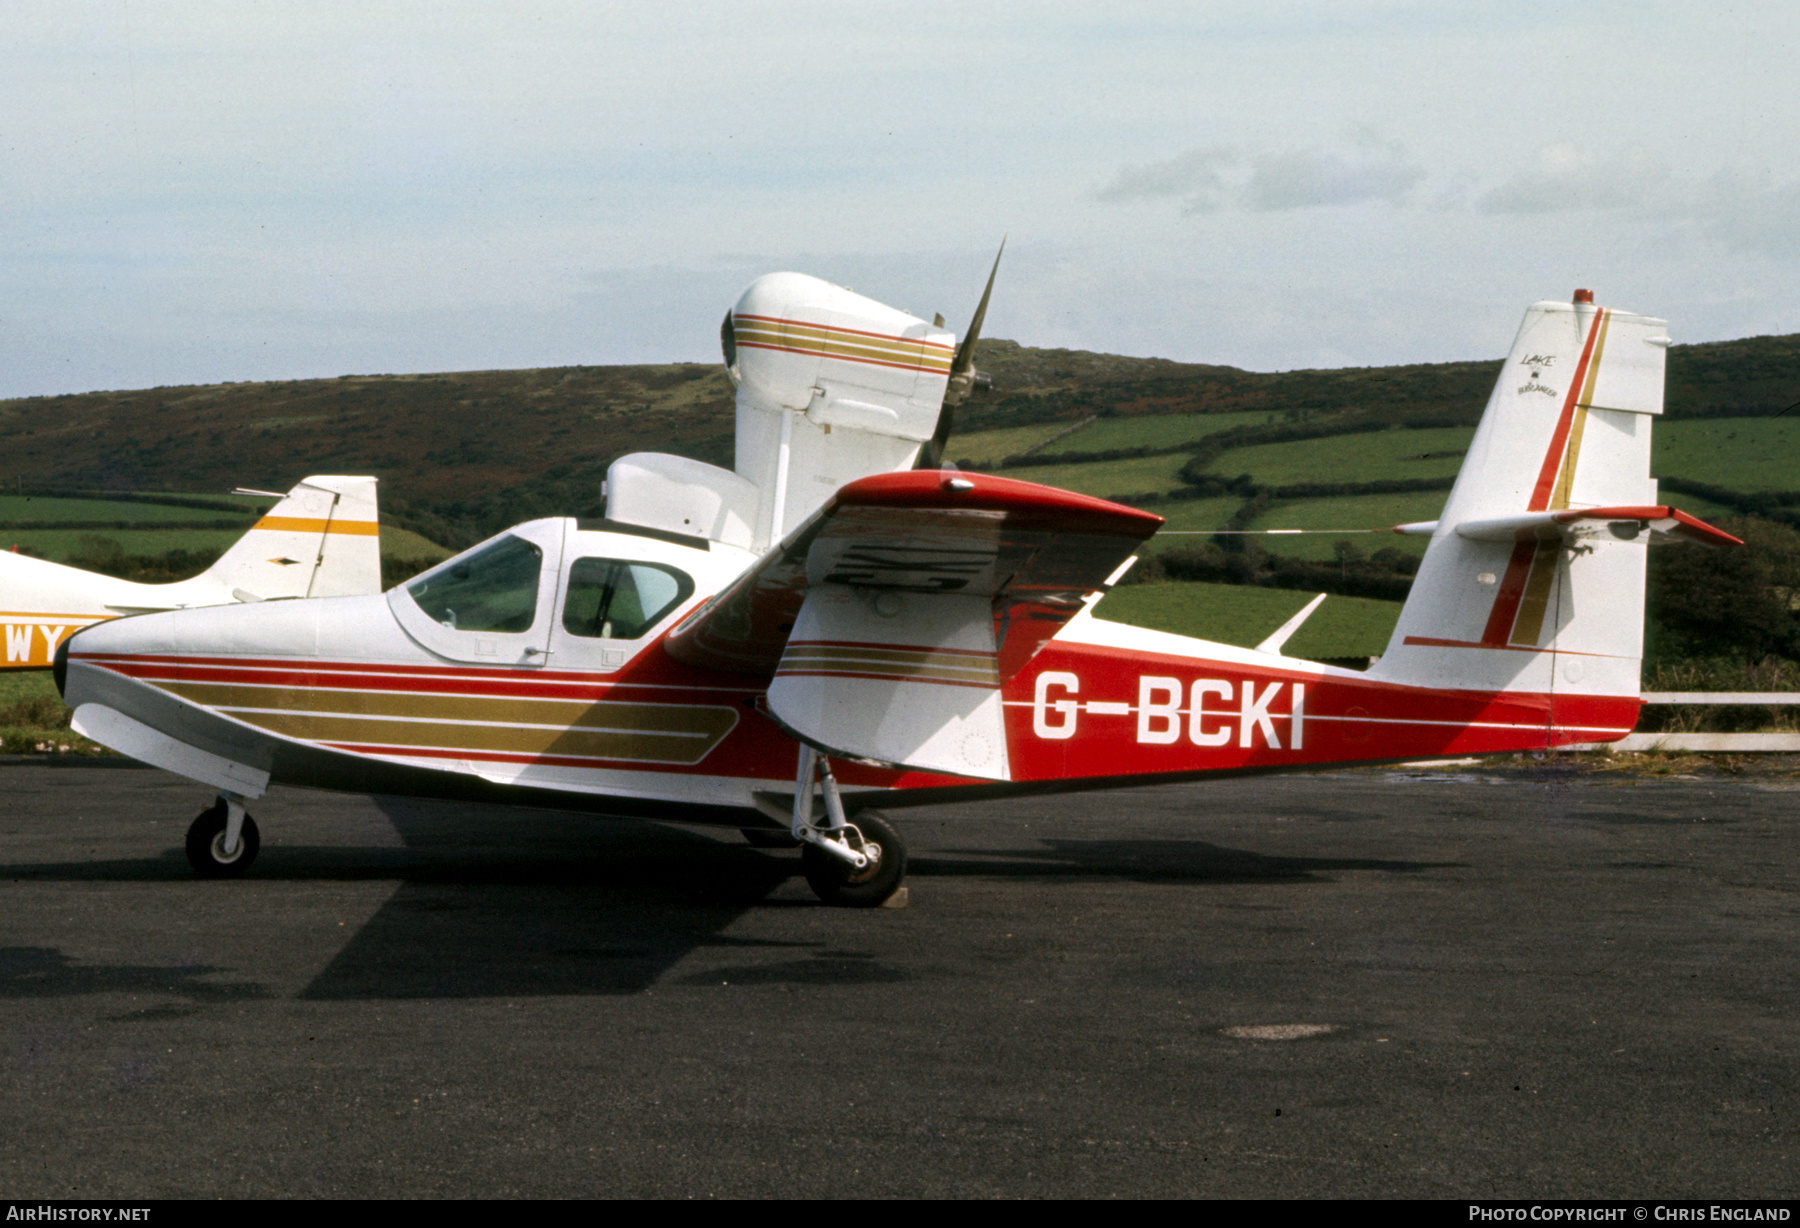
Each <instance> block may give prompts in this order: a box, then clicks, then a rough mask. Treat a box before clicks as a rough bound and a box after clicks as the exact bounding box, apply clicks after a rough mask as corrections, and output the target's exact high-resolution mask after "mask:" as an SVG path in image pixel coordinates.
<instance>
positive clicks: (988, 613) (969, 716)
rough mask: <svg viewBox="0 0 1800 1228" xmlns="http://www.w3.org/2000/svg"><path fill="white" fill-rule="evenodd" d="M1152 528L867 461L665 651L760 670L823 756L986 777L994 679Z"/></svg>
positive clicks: (1067, 497) (1070, 504) (795, 728)
mask: <svg viewBox="0 0 1800 1228" xmlns="http://www.w3.org/2000/svg"><path fill="white" fill-rule="evenodd" d="M1161 524H1162V518H1161V517H1160V516H1154V515H1151V514H1150V513H1148V512H1141V511H1138V510H1136V509H1135V508H1129V507H1122V506H1120V505H1119V504H1116V503H1108V502H1106V501H1105V500H1103V499H1095V498H1091V497H1090V496H1087V495H1078V494H1072V493H1070V492H1069V491H1063V490H1055V489H1052V488H1051V487H1048V486H1037V485H1034V484H1032V483H1030V482H1018V481H1014V480H1012V479H1009V478H998V477H991V476H989V475H986V474H975V473H958V472H940V471H933V470H918V471H914V472H910V473H886V474H879V475H877V476H875V477H869V478H864V479H862V480H860V481H856V482H852V483H850V484H849V485H847V486H845V487H843V488H842V489H841V490H839V491H838V493H837V495H836V496H835V497H833V499H832V500H831V501H830V502H829V503H827V504H826V505H825V506H824V507H823V508H821V509H820V510H819V512H818V513H817V514H816V515H815V516H814V517H813V518H812V519H811V520H809V521H808V522H807V523H806V524H804V525H803V526H801V528H800V529H799V530H798V531H796V532H795V534H794V535H793V536H792V537H791V538H790V539H789V540H788V541H787V542H785V543H783V544H782V546H781V547H780V548H778V549H776V550H773V551H771V552H770V553H769V555H768V556H767V557H766V558H765V559H764V560H763V561H762V563H760V564H759V565H758V566H757V567H755V568H754V569H752V570H751V571H750V572H748V573H747V574H746V575H745V576H744V577H743V578H742V579H740V580H739V581H738V582H737V583H736V584H734V585H732V586H731V587H730V588H728V589H726V590H725V591H724V592H722V593H720V594H719V595H718V596H717V597H716V598H714V599H713V600H712V601H711V602H709V603H707V604H706V605H705V606H703V607H701V609H700V610H699V611H697V612H696V613H695V614H694V615H693V616H692V617H690V618H689V619H688V620H687V621H686V622H685V623H684V624H683V625H682V626H680V627H679V628H677V629H676V631H675V632H674V634H672V635H671V636H670V637H669V639H668V640H667V641H665V647H666V649H667V650H668V652H669V653H670V654H671V655H673V656H674V657H676V658H677V659H678V660H681V661H685V662H687V663H689V664H693V665H700V666H705V667H709V668H714V669H727V670H733V671H738V672H743V673H756V674H764V675H767V674H773V675H774V681H773V682H772V683H771V685H770V688H769V707H770V711H771V712H772V714H773V715H774V716H775V717H776V719H777V720H779V721H781V722H782V723H783V724H784V725H786V726H787V727H788V728H789V729H790V730H791V731H792V732H794V733H795V734H796V735H797V736H799V737H802V738H804V739H805V740H806V741H808V742H811V743H813V744H815V745H817V746H820V747H822V748H824V749H826V750H828V751H832V752H833V753H836V754H841V755H845V756H849V757H852V758H859V759H866V760H871V761H875V762H881V763H892V764H903V765H906V766H911V767H916V768H921V769H930V770H936V771H948V772H954V773H958V774H963V775H979V776H990V777H994V778H1001V779H1003V778H1004V777H1005V740H1004V738H1003V737H1001V736H1000V724H999V712H1000V698H999V695H1000V692H999V688H1000V684H1001V683H1002V682H1004V681H1005V680H1006V679H1007V678H1010V677H1011V676H1012V675H1013V674H1015V673H1017V672H1018V671H1019V670H1020V669H1022V668H1023V667H1024V665H1025V663H1026V662H1027V661H1029V660H1030V659H1031V657H1032V656H1033V655H1034V654H1035V653H1036V652H1037V650H1038V649H1039V648H1040V647H1042V645H1043V644H1044V642H1045V641H1046V640H1048V639H1049V638H1050V637H1051V636H1053V635H1055V634H1056V632H1057V631H1058V630H1059V629H1060V628H1061V627H1062V626H1063V624H1065V623H1066V622H1068V620H1069V619H1070V618H1072V617H1074V616H1075V615H1076V614H1078V613H1080V611H1081V609H1082V608H1083V606H1084V605H1085V604H1086V603H1087V601H1088V599H1089V598H1091V597H1093V596H1094V595H1095V594H1097V593H1101V592H1104V591H1105V590H1106V587H1107V584H1108V582H1109V581H1110V580H1111V579H1112V578H1113V577H1114V575H1115V573H1116V572H1118V570H1119V568H1120V565H1121V564H1122V563H1124V562H1125V561H1126V560H1127V559H1128V558H1130V557H1131V555H1132V554H1133V552H1134V551H1136V549H1137V547H1138V545H1139V544H1140V543H1141V542H1142V541H1143V540H1144V539H1145V538H1147V537H1149V536H1150V535H1151V534H1152V533H1154V532H1156V530H1157V528H1158V527H1159V526H1160V525H1161ZM939 742H941V743H943V745H942V746H939V747H937V748H936V749H932V745H933V744H934V743H939ZM952 743H954V744H955V745H954V746H952V745H951V744H952ZM952 752H954V753H952ZM965 752H966V753H965Z"/></svg>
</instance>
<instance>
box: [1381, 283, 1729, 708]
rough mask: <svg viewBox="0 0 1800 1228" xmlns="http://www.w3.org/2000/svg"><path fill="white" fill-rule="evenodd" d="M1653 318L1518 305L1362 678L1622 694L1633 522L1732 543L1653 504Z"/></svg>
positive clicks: (1637, 628)
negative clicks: (1462, 450) (1471, 426)
mask: <svg viewBox="0 0 1800 1228" xmlns="http://www.w3.org/2000/svg"><path fill="white" fill-rule="evenodd" d="M1668 345H1669V338H1668V334H1667V331H1666V323H1665V321H1662V320H1657V319H1652V318H1650V317H1648V316H1638V315H1631V314H1628V313H1626V312H1623V311H1613V310H1609V309H1606V308H1602V307H1596V306H1595V305H1594V304H1593V298H1592V296H1591V295H1589V294H1588V293H1587V292H1586V291H1576V294H1575V301H1574V302H1572V303H1553V302H1545V303H1537V304H1535V305H1533V306H1532V307H1531V308H1529V309H1528V310H1527V311H1526V313H1525V322H1524V324H1523V325H1521V326H1520V328H1519V334H1518V337H1517V338H1516V339H1515V340H1514V342H1513V346H1512V352H1511V354H1509V355H1508V356H1507V359H1506V365H1505V366H1504V367H1503V368H1502V369H1501V372H1500V378H1499V381H1498V382H1497V383H1496V384H1495V387H1494V392H1493V395H1492V396H1491V397H1490V398H1489V399H1488V404H1487V410H1486V412H1485V413H1484V414H1483V415H1482V419H1481V425H1480V427H1479V428H1477V430H1476V432H1475V439H1474V442H1473V443H1472V444H1471V446H1470V448H1469V452H1468V456H1467V458H1466V459H1465V460H1464V461H1463V466H1462V471H1461V472H1460V473H1459V474H1458V475H1457V478H1456V485H1455V487H1454V488H1453V489H1452V490H1451V492H1450V498H1449V500H1448V502H1446V503H1445V505H1444V511H1443V514H1442V516H1441V518H1440V519H1439V520H1438V521H1437V522H1436V523H1435V524H1432V525H1408V526H1402V531H1411V532H1430V534H1431V545H1430V546H1429V548H1428V549H1427V550H1426V552H1425V559H1424V561H1423V563H1422V564H1421V565H1420V567H1419V573H1418V577H1417V578H1416V579H1415V580H1414V581H1413V587H1412V592H1411V594H1410V595H1409V596H1408V598H1407V601H1406V605H1405V607H1404V608H1403V609H1402V611H1401V614H1400V622H1399V625H1398V626H1397V627H1396V628H1395V629H1394V635H1393V639H1392V640H1391V641H1390V642H1389V644H1388V650H1387V652H1386V653H1385V654H1384V655H1383V656H1382V658H1381V660H1380V661H1379V662H1377V663H1376V665H1375V666H1374V668H1373V669H1372V670H1371V671H1370V676H1371V677H1377V678H1382V679H1386V680H1390V681H1394V682H1405V683H1416V684H1420V685H1426V686H1434V687H1456V688H1469V689H1475V690H1484V691H1530V692H1536V693H1540V694H1545V695H1551V694H1564V693H1567V694H1575V695H1611V696H1626V695H1629V696H1636V695H1637V693H1638V685H1639V682H1638V673H1639V665H1640V660H1641V658H1642V656H1643V628H1644V574H1645V555H1644V547H1645V545H1646V543H1647V541H1648V539H1649V536H1650V533H1649V532H1647V531H1646V530H1655V531H1665V532H1666V531H1675V532H1678V533H1683V534H1685V535H1688V536H1693V537H1699V538H1701V539H1704V540H1713V541H1719V542H1729V541H1735V540H1736V539H1735V538H1730V537H1729V536H1728V535H1726V534H1723V533H1719V532H1718V531H1717V530H1714V529H1710V528H1708V526H1705V525H1701V524H1700V523H1699V522H1698V521H1695V520H1693V519H1692V518H1691V517H1687V516H1685V515H1684V514H1682V513H1678V512H1674V511H1673V510H1672V509H1670V508H1666V507H1660V506H1657V505H1656V504H1657V497H1656V482H1655V481H1654V480H1653V479H1652V478H1651V477H1650V424H1651V422H1652V421H1653V420H1654V418H1655V416H1656V415H1658V414H1660V413H1662V407H1663V359H1664V356H1665V354H1666V352H1667V347H1668Z"/></svg>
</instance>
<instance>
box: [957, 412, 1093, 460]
mask: <svg viewBox="0 0 1800 1228" xmlns="http://www.w3.org/2000/svg"><path fill="white" fill-rule="evenodd" d="M1070 425H1071V424H1070V423H1067V422H1039V423H1036V424H1034V425H1032V426H1009V427H1005V428H1003V429H1001V430H997V431H976V432H974V433H973V434H970V435H952V436H951V437H950V443H949V445H948V446H947V447H945V449H944V455H945V456H947V457H949V458H950V459H952V460H959V461H960V460H970V461H975V462H978V463H980V464H984V465H985V464H988V463H990V462H994V461H1001V460H1004V459H1006V458H1007V457H1009V456H1014V455H1016V454H1018V453H1020V452H1023V451H1024V450H1025V449H1026V448H1029V447H1030V446H1031V445H1032V444H1034V443H1042V442H1044V440H1046V439H1049V438H1050V437H1051V436H1053V435H1055V434H1056V433H1057V432H1058V431H1066V430H1068V429H1069V427H1070ZM1080 434H1081V432H1080V431H1077V432H1075V434H1074V435H1071V436H1070V438H1071V439H1073V438H1077V437H1079V436H1080Z"/></svg>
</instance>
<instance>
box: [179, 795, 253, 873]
mask: <svg viewBox="0 0 1800 1228" xmlns="http://www.w3.org/2000/svg"><path fill="white" fill-rule="evenodd" d="M224 842H225V803H224V802H215V803H214V804H213V805H211V806H208V807H207V808H206V809H205V810H202V811H201V812H200V817H199V818H197V819H195V820H194V822H193V826H191V827H189V828H188V833H187V859H188V864H189V865H190V866H193V867H194V873H196V874H198V875H199V876H200V877H201V878H239V877H241V876H242V875H243V874H244V872H245V871H246V870H248V869H249V868H250V863H252V862H253V861H255V860H256V851H257V850H258V849H260V848H261V847H262V836H261V835H260V834H259V833H258V832H257V830H256V820H255V819H253V818H251V817H250V816H249V815H245V816H244V828H243V831H242V832H241V833H240V834H239V835H238V851H237V855H236V856H235V857H232V858H230V859H229V860H227V859H226V858H225V857H224V855H223V854H222V853H221V852H220V849H219V846H220V845H221V844H223V843H224Z"/></svg>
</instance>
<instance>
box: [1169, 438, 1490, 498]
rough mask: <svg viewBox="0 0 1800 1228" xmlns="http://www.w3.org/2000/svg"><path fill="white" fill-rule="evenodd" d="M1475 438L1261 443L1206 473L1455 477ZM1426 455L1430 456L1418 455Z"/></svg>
mask: <svg viewBox="0 0 1800 1228" xmlns="http://www.w3.org/2000/svg"><path fill="white" fill-rule="evenodd" d="M1474 437H1475V428H1474V427H1470V426H1446V427H1433V428H1432V429H1430V430H1423V431H1407V430H1399V431H1371V432H1366V433H1363V434H1357V435H1334V436H1331V437H1329V438H1325V439H1303V440H1299V441H1296V442H1294V443H1265V444H1257V445H1255V446H1252V447H1248V448H1233V449H1232V450H1231V451H1229V452H1226V453H1224V454H1223V455H1221V456H1219V457H1217V458H1215V459H1214V460H1213V462H1212V464H1210V465H1208V466H1207V467H1206V472H1208V473H1215V474H1218V475H1219V476H1220V477H1226V478H1229V477H1236V476H1237V475H1238V474H1240V473H1247V474H1249V475H1250V476H1251V478H1252V479H1254V480H1255V481H1256V482H1257V483H1259V484H1261V485H1267V486H1294V485H1299V484H1300V483H1302V482H1392V481H1405V480H1409V479H1416V478H1450V477H1455V476H1456V471H1457V470H1458V469H1460V468H1462V454H1463V452H1464V450H1466V449H1467V448H1468V446H1469V441H1470V440H1471V439H1473V438H1474ZM1440 453H1448V454H1449V455H1439V454H1440ZM1421 456H1429V457H1430V459H1425V460H1421V459H1416V458H1418V457H1421ZM1146 489H1148V488H1146Z"/></svg>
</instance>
